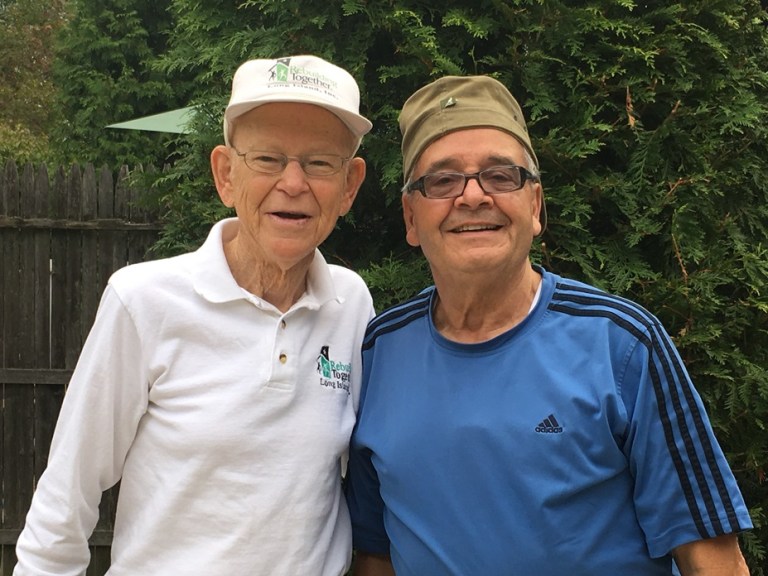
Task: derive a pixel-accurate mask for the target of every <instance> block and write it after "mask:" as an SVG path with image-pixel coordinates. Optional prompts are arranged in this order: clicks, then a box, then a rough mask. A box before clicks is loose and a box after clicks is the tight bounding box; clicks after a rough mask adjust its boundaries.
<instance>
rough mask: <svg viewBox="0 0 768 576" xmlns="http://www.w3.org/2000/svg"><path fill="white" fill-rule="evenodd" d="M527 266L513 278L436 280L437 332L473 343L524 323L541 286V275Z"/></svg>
mask: <svg viewBox="0 0 768 576" xmlns="http://www.w3.org/2000/svg"><path fill="white" fill-rule="evenodd" d="M526 264H527V265H526V267H525V269H523V270H521V271H520V272H519V273H518V274H516V275H514V276H513V277H509V276H498V275H493V274H488V275H486V276H481V277H478V276H473V277H472V278H464V279H463V281H457V280H456V279H451V280H450V281H445V280H444V279H441V278H439V277H436V278H435V286H436V288H437V301H436V305H435V310H434V321H435V327H436V328H437V330H438V332H440V334H442V335H443V336H445V337H446V338H448V339H449V340H453V341H455V342H463V343H468V344H470V343H477V342H485V341H487V340H490V339H492V338H494V337H496V336H498V335H500V334H503V333H504V332H506V331H508V330H510V329H511V328H513V327H514V326H516V325H517V324H519V323H520V322H522V321H523V320H524V319H525V317H526V316H527V315H528V311H529V310H530V308H531V304H532V303H533V299H534V297H535V296H536V290H537V289H538V287H539V284H540V283H541V275H539V273H538V272H536V271H535V270H533V268H531V266H530V263H526Z"/></svg>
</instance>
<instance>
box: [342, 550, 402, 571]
mask: <svg viewBox="0 0 768 576" xmlns="http://www.w3.org/2000/svg"><path fill="white" fill-rule="evenodd" d="M352 574H353V575H354V576H395V570H394V568H392V561H391V560H390V558H389V556H383V555H381V554H366V553H365V552H355V563H354V564H353V565H352Z"/></svg>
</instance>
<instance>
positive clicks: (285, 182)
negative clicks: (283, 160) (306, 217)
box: [276, 158, 307, 195]
mask: <svg viewBox="0 0 768 576" xmlns="http://www.w3.org/2000/svg"><path fill="white" fill-rule="evenodd" d="M276 186H277V188H279V189H280V190H282V191H283V192H285V193H286V194H291V195H294V194H299V193H301V192H303V191H304V190H305V189H306V187H307V178H306V174H304V169H303V168H302V167H301V164H300V163H299V160H298V159H297V158H289V159H288V163H287V164H286V165H285V168H284V169H283V171H282V172H281V173H280V179H279V180H278V182H277V184H276Z"/></svg>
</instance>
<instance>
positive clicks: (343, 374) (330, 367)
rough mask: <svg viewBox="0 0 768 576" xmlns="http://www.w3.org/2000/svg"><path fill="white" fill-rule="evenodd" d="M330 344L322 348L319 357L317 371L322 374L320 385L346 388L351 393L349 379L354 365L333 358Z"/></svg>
mask: <svg viewBox="0 0 768 576" xmlns="http://www.w3.org/2000/svg"><path fill="white" fill-rule="evenodd" d="M328 348H329V347H328V346H322V347H321V348H320V354H319V355H318V357H317V373H318V374H319V375H320V386H325V387H326V388H334V389H338V390H346V391H347V394H349V379H350V374H351V373H352V365H351V364H345V363H344V362H336V361H335V360H331V356H330V353H329V351H328Z"/></svg>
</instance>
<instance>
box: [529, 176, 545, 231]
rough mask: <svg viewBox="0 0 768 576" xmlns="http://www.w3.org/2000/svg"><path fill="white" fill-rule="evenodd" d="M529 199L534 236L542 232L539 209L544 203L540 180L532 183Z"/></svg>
mask: <svg viewBox="0 0 768 576" xmlns="http://www.w3.org/2000/svg"><path fill="white" fill-rule="evenodd" d="M532 196H533V197H532V199H531V218H532V219H533V221H532V222H531V224H532V227H533V236H534V237H536V236H538V235H539V234H541V233H542V232H543V230H542V226H541V218H540V216H541V211H542V209H543V204H544V187H543V186H542V185H541V182H534V183H533V195H532Z"/></svg>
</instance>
